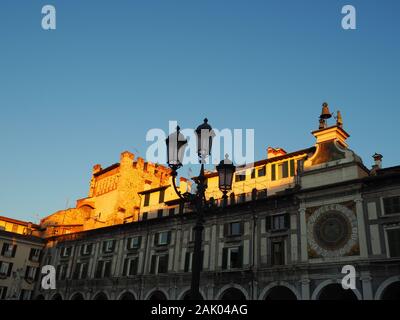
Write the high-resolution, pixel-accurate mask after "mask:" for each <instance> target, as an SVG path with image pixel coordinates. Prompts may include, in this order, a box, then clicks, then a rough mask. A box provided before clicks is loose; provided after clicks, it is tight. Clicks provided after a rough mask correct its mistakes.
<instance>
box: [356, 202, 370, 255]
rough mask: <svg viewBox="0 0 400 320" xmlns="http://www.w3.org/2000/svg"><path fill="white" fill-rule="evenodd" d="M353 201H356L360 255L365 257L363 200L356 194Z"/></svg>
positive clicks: (365, 238)
mask: <svg viewBox="0 0 400 320" xmlns="http://www.w3.org/2000/svg"><path fill="white" fill-rule="evenodd" d="M354 201H355V202H356V214H357V225H358V236H359V242H360V256H361V257H362V258H366V257H367V256H368V249H367V237H366V233H365V221H364V212H363V200H362V198H361V196H358V197H357V198H356V199H354Z"/></svg>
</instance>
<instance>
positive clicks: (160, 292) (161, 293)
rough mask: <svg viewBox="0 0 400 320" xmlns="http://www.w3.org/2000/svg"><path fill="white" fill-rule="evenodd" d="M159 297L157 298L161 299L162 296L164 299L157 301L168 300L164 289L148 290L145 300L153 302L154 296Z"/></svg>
mask: <svg viewBox="0 0 400 320" xmlns="http://www.w3.org/2000/svg"><path fill="white" fill-rule="evenodd" d="M156 294H157V295H159V297H160V298H161V297H162V296H164V298H165V299H159V300H168V299H169V295H168V293H167V292H166V291H165V290H164V289H160V288H158V289H153V290H150V291H149V292H148V293H147V295H146V298H145V300H153V299H152V298H155V295H156Z"/></svg>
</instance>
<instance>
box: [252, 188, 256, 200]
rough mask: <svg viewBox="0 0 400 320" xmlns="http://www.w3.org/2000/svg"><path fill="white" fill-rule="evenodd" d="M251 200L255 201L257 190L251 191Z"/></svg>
mask: <svg viewBox="0 0 400 320" xmlns="http://www.w3.org/2000/svg"><path fill="white" fill-rule="evenodd" d="M251 200H253V201H254V200H257V189H256V188H254V189H253V190H251Z"/></svg>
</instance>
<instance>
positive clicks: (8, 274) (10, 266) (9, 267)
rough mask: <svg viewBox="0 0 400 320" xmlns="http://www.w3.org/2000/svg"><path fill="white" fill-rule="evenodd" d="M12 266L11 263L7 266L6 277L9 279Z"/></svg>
mask: <svg viewBox="0 0 400 320" xmlns="http://www.w3.org/2000/svg"><path fill="white" fill-rule="evenodd" d="M13 265H14V264H13V263H10V264H9V265H8V272H7V277H9V276H10V275H11V271H12V268H13Z"/></svg>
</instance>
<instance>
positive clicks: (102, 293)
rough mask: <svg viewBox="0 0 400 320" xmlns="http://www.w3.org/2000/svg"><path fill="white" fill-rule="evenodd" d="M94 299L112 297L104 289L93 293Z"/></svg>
mask: <svg viewBox="0 0 400 320" xmlns="http://www.w3.org/2000/svg"><path fill="white" fill-rule="evenodd" d="M92 300H110V298H109V296H108V295H107V293H105V292H104V291H98V292H96V293H95V294H94V295H93V298H92Z"/></svg>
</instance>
